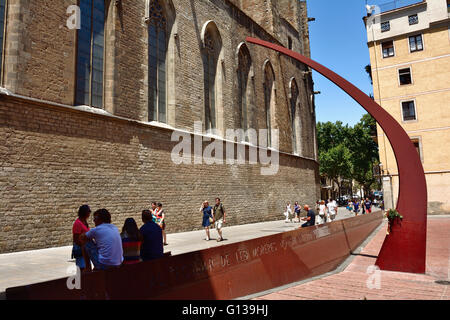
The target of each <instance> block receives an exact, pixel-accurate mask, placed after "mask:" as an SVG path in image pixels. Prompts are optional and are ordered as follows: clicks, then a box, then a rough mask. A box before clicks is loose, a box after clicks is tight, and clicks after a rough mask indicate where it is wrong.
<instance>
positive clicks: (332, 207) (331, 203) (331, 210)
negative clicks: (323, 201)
mask: <svg viewBox="0 0 450 320" xmlns="http://www.w3.org/2000/svg"><path fill="white" fill-rule="evenodd" d="M337 208H338V206H337V203H336V200H332V199H328V204H327V209H328V214H329V216H328V217H327V218H329V219H330V220H331V221H333V220H334V219H335V218H336V211H337Z"/></svg>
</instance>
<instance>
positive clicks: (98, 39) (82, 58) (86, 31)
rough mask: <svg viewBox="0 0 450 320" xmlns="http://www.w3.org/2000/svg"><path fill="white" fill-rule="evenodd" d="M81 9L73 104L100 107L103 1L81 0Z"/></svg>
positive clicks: (101, 90)
mask: <svg viewBox="0 0 450 320" xmlns="http://www.w3.org/2000/svg"><path fill="white" fill-rule="evenodd" d="M80 9H81V28H80V29H79V30H78V48H77V89H76V103H77V104H84V105H90V106H93V107H97V108H102V106H103V62H104V46H105V36H104V29H105V2H104V0H81V1H80Z"/></svg>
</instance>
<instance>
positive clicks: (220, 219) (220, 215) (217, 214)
mask: <svg viewBox="0 0 450 320" xmlns="http://www.w3.org/2000/svg"><path fill="white" fill-rule="evenodd" d="M212 214H213V218H214V220H215V226H216V229H217V233H218V234H219V238H218V239H217V242H220V241H223V237H222V227H223V224H224V223H226V222H225V207H224V206H223V204H222V203H221V202H220V199H219V198H216V204H215V206H214V208H213V212H212Z"/></svg>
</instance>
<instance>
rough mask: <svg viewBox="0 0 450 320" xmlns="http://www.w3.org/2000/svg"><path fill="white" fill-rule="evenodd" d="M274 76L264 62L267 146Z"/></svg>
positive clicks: (270, 122)
mask: <svg viewBox="0 0 450 320" xmlns="http://www.w3.org/2000/svg"><path fill="white" fill-rule="evenodd" d="M274 80H275V79H274V76H273V69H272V66H271V65H270V63H267V64H266V67H265V71H264V107H265V115H266V128H267V146H268V147H271V146H272V133H271V130H272V121H271V112H272V110H271V107H272V103H273V101H272V100H273V99H274V98H275V97H274V94H273V89H274Z"/></svg>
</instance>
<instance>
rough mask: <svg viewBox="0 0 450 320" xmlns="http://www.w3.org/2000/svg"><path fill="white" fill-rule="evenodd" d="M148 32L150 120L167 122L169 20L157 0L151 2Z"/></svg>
mask: <svg viewBox="0 0 450 320" xmlns="http://www.w3.org/2000/svg"><path fill="white" fill-rule="evenodd" d="M148 34H149V47H148V60H149V61H148V63H149V77H148V78H149V99H148V118H149V119H148V120H149V121H158V122H163V123H166V122H167V116H166V109H167V108H166V78H167V72H166V55H167V20H166V17H165V15H164V12H163V8H162V6H161V4H160V3H159V1H157V0H152V1H151V2H150V7H149V27H148Z"/></svg>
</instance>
